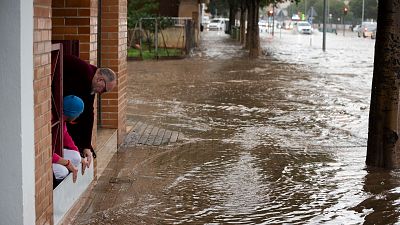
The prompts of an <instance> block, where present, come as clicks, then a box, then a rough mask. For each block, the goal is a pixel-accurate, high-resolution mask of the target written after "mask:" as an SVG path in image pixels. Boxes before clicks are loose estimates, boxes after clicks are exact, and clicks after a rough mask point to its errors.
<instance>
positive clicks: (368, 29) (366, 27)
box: [358, 22, 376, 38]
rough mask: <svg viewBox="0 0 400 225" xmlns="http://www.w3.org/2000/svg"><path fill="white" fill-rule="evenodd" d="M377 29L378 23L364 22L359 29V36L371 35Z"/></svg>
mask: <svg viewBox="0 0 400 225" xmlns="http://www.w3.org/2000/svg"><path fill="white" fill-rule="evenodd" d="M375 30H376V23H375V22H369V23H363V25H362V26H361V28H360V30H359V31H358V37H364V38H366V37H371V35H372V33H373V32H374V31H375Z"/></svg>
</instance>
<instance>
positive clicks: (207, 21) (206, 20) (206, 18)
mask: <svg viewBox="0 0 400 225" xmlns="http://www.w3.org/2000/svg"><path fill="white" fill-rule="evenodd" d="M201 24H202V25H203V26H204V28H206V29H208V25H209V24H210V17H209V16H203V18H202V20H201Z"/></svg>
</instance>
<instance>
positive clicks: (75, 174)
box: [66, 162, 78, 183]
mask: <svg viewBox="0 0 400 225" xmlns="http://www.w3.org/2000/svg"><path fill="white" fill-rule="evenodd" d="M66 167H67V169H68V170H69V171H71V173H72V181H73V182H74V183H75V182H76V179H77V177H78V168H76V167H75V166H74V164H72V163H71V162H70V163H69V165H68V166H66Z"/></svg>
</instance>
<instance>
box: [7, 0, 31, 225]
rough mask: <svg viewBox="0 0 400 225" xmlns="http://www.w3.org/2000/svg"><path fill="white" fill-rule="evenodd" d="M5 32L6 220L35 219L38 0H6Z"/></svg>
mask: <svg viewBox="0 0 400 225" xmlns="http://www.w3.org/2000/svg"><path fill="white" fill-rule="evenodd" d="M0 33H1V34H3V35H0V77H1V79H2V82H0V104H1V106H2V107H0V127H2V128H3V129H0V143H2V147H1V148H0V179H1V180H2V182H1V184H0V199H1V201H0V218H1V222H0V223H1V224H15V225H19V224H35V220H36V218H35V201H34V198H35V180H34V179H35V158H34V152H35V150H34V121H33V120H34V118H33V116H34V113H33V0H1V1H0Z"/></svg>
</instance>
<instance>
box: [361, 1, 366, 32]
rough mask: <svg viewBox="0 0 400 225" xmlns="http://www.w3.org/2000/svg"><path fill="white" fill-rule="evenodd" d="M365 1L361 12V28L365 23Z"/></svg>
mask: <svg viewBox="0 0 400 225" xmlns="http://www.w3.org/2000/svg"><path fill="white" fill-rule="evenodd" d="M364 1H365V0H362V11H361V26H362V23H363V22H364V7H365V2H364Z"/></svg>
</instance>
